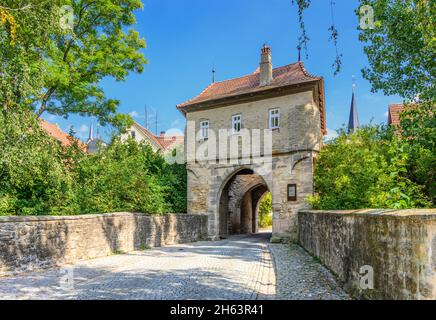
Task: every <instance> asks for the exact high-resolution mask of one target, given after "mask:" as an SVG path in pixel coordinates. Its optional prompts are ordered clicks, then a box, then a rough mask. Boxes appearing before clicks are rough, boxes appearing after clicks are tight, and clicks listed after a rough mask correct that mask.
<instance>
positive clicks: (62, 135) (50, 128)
mask: <svg viewBox="0 0 436 320" xmlns="http://www.w3.org/2000/svg"><path fill="white" fill-rule="evenodd" d="M39 125H40V126H41V128H42V129H44V130H45V132H47V133H48V134H49V135H50V136H51V137H53V138H55V139H56V140H58V141H59V142H60V143H61V145H63V146H64V147H69V146H71V145H72V142H71V137H70V135H69V134H68V133H66V132H64V131H62V130H61V129H60V128H59V126H58V125H57V124H53V123H50V122H48V121H46V120H44V119H39ZM73 139H75V140H76V141H77V143H78V145H79V147H80V148H81V149H83V150H86V145H85V144H84V143H83V142H82V141H80V140H79V139H76V138H73Z"/></svg>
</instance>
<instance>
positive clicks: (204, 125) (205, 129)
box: [200, 121, 209, 140]
mask: <svg viewBox="0 0 436 320" xmlns="http://www.w3.org/2000/svg"><path fill="white" fill-rule="evenodd" d="M208 138H209V121H201V122H200V139H201V140H207V139H208Z"/></svg>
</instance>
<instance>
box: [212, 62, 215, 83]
mask: <svg viewBox="0 0 436 320" xmlns="http://www.w3.org/2000/svg"><path fill="white" fill-rule="evenodd" d="M215 73H216V70H215V66H213V67H212V83H215Z"/></svg>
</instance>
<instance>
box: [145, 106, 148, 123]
mask: <svg viewBox="0 0 436 320" xmlns="http://www.w3.org/2000/svg"><path fill="white" fill-rule="evenodd" d="M145 129H148V112H147V104H146V105H145Z"/></svg>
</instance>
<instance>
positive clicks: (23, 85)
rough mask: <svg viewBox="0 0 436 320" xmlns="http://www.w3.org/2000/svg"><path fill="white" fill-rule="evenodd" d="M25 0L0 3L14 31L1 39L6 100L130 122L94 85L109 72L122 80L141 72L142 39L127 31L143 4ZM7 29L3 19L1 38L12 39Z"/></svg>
mask: <svg viewBox="0 0 436 320" xmlns="http://www.w3.org/2000/svg"><path fill="white" fill-rule="evenodd" d="M26 3H28V5H27V6H24V7H23V1H18V0H4V1H2V12H3V13H4V12H7V14H8V16H12V17H13V21H14V22H15V29H14V30H16V36H15V41H4V40H3V41H1V48H0V49H1V50H0V52H1V53H0V64H1V66H2V73H1V80H0V85H1V88H2V96H1V100H2V102H3V104H4V103H5V102H6V101H7V102H8V104H14V105H21V106H23V105H26V106H28V107H29V108H32V109H34V110H35V111H36V113H37V115H38V116H40V115H41V114H43V113H44V112H49V113H52V114H56V115H62V116H67V115H68V114H74V113H75V114H80V115H88V116H95V117H97V118H98V119H99V120H100V122H101V123H102V124H105V123H107V122H110V123H113V124H116V125H118V124H125V123H126V122H128V121H129V120H130V119H129V117H126V116H123V115H119V114H117V113H116V111H117V107H118V104H119V102H118V101H117V100H114V99H108V98H107V97H106V95H105V93H104V92H103V90H102V88H101V87H100V85H99V82H100V81H101V80H102V79H103V78H107V77H109V78H114V79H115V80H117V81H123V80H125V78H126V77H127V75H128V74H129V72H142V71H143V67H144V64H145V63H146V62H147V61H146V59H145V58H144V55H143V54H142V53H141V52H140V49H143V48H145V41H144V40H143V39H142V38H140V36H139V34H138V32H136V31H135V30H133V28H132V26H133V25H134V24H135V22H136V21H135V17H134V11H135V10H137V9H140V8H142V2H141V1H140V0H129V1H125V0H97V1H95V0H55V1H40V0H29V2H26ZM65 5H67V6H70V7H71V9H72V11H71V13H72V17H70V16H69V15H68V14H69V12H70V11H68V10H65V7H64V6H65ZM71 18H73V19H72V20H71ZM70 21H71V22H72V24H71V25H70V24H69V23H68V22H70ZM6 24H8V25H6ZM70 26H72V28H70ZM11 30H12V29H11V28H10V27H9V23H8V22H6V23H2V24H0V33H1V35H2V39H9V38H10V34H11ZM8 34H9V37H7V35H8ZM11 59H12V60H11ZM4 70H5V71H4Z"/></svg>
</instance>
